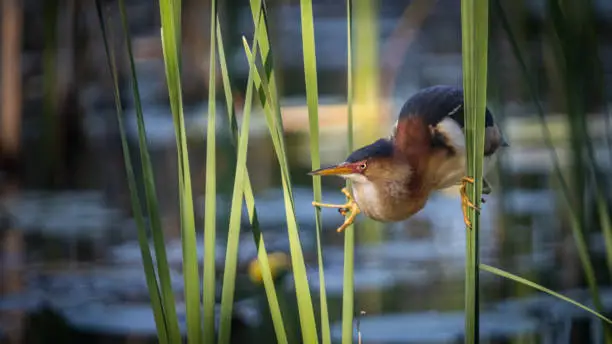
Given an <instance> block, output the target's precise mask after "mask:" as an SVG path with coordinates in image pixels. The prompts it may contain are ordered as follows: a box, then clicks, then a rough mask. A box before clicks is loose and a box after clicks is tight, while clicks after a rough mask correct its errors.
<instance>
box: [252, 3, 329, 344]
mask: <svg viewBox="0 0 612 344" xmlns="http://www.w3.org/2000/svg"><path fill="white" fill-rule="evenodd" d="M260 10H261V11H262V16H261V17H259V16H258V15H257V13H258V12H259V11H260ZM251 13H252V15H253V21H254V23H257V22H259V23H260V24H259V27H258V30H257V31H256V32H255V34H256V35H257V36H258V37H257V40H258V42H259V43H260V44H261V45H260V53H261V58H262V61H263V62H262V63H263V65H264V66H265V71H264V72H263V73H256V74H255V75H254V76H253V77H254V82H255V86H256V88H257V89H258V92H259V94H260V100H261V101H262V106H263V108H264V114H265V115H266V122H267V124H268V129H269V131H270V136H271V138H272V143H273V144H274V151H275V152H276V156H277V159H278V162H279V167H280V170H281V182H282V185H283V198H284V203H285V216H286V217H287V232H288V235H289V248H290V251H291V266H292V271H293V277H294V281H295V293H296V297H297V303H298V313H299V317H300V325H301V330H302V337H303V340H304V342H305V343H318V342H319V339H318V335H317V329H316V322H315V319H314V310H313V307H312V297H311V295H310V288H309V284H308V278H307V275H306V265H305V262H304V255H303V253H302V246H301V242H300V237H299V232H298V225H297V220H296V217H295V209H294V201H293V192H292V188H291V179H290V177H289V166H288V161H287V154H286V150H285V143H284V138H283V134H284V130H283V125H282V118H281V114H280V103H279V95H278V92H277V90H276V87H275V86H274V85H275V82H274V80H273V78H270V79H268V75H274V71H273V69H274V67H273V63H272V56H271V54H270V49H269V48H270V41H269V38H268V36H267V28H266V17H265V14H266V12H265V8H262V3H261V1H260V0H251ZM257 18H260V19H257ZM264 45H265V46H267V47H268V50H267V51H266V50H262V47H263V46H264ZM253 53H255V52H253Z"/></svg>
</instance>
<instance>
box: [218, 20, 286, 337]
mask: <svg viewBox="0 0 612 344" xmlns="http://www.w3.org/2000/svg"><path fill="white" fill-rule="evenodd" d="M257 22H258V21H257ZM254 43H255V42H254ZM217 44H218V48H219V62H220V66H221V74H222V78H223V89H224V91H225V99H226V104H227V107H228V111H227V115H228V120H229V123H230V137H231V138H232V141H233V144H234V146H235V147H237V146H238V140H239V137H240V136H239V135H238V125H237V121H236V114H235V111H234V107H233V104H234V101H233V100H234V97H233V95H232V91H231V90H232V88H231V84H230V80H229V73H228V69H227V62H226V59H225V50H224V48H223V36H222V34H221V27H220V23H219V18H218V17H217ZM254 63H255V62H253V64H254ZM253 68H254V67H251V69H249V78H250V79H249V81H248V84H247V91H246V99H245V105H246V102H249V103H251V102H252V98H253V96H252V93H253V91H252V88H253V82H252V78H253V75H252V73H253V72H252V70H253ZM244 112H246V109H245V111H243V113H244ZM236 155H238V153H236ZM244 174H245V176H244V183H243V191H242V192H243V195H244V200H245V203H246V206H247V213H248V214H249V222H250V225H251V230H252V233H253V240H254V241H255V245H256V247H257V260H258V262H259V267H260V271H261V275H262V280H263V284H264V288H265V291H266V296H267V299H268V306H269V307H270V315H271V317H272V324H273V326H274V331H275V333H276V339H277V341H278V343H279V344H286V343H288V341H287V334H286V331H285V325H284V323H283V316H282V313H281V310H280V305H279V302H278V297H277V294H276V287H275V285H274V280H273V278H272V272H271V270H270V264H269V263H268V253H267V250H266V245H265V241H264V236H263V233H261V230H260V227H259V221H258V220H257V210H256V209H255V197H254V196H253V189H252V187H251V181H250V178H249V173H248V169H247V168H246V166H245V167H244ZM241 206H242V204H241ZM232 209H233V208H232ZM230 217H231V214H230Z"/></svg>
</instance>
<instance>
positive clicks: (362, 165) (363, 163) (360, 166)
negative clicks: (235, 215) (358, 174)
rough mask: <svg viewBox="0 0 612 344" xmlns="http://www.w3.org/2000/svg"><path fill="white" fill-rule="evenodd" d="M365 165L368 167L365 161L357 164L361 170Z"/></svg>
mask: <svg viewBox="0 0 612 344" xmlns="http://www.w3.org/2000/svg"><path fill="white" fill-rule="evenodd" d="M366 167H368V165H367V164H366V163H365V162H362V163H361V165H359V169H360V170H362V171H363V170H365V169H366Z"/></svg>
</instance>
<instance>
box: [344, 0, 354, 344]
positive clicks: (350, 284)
mask: <svg viewBox="0 0 612 344" xmlns="http://www.w3.org/2000/svg"><path fill="white" fill-rule="evenodd" d="M352 7H353V4H352V0H346V37H347V40H346V45H347V55H346V60H347V61H346V65H347V70H346V75H347V78H346V89H347V94H346V98H347V100H346V105H347V112H348V114H347V117H348V123H347V126H348V128H347V132H348V133H347V140H348V151H349V153H350V152H352V151H353V146H354V142H353V141H354V139H353V28H352V17H353V13H352V12H353V8H352ZM346 187H347V188H349V189H350V187H351V183H350V181H347V183H346ZM354 274H355V225H354V224H351V225H350V226H348V227H347V228H346V229H345V230H344V277H343V282H342V283H343V287H342V343H343V344H349V343H352V342H353V318H354V308H355V295H354V293H355V277H354Z"/></svg>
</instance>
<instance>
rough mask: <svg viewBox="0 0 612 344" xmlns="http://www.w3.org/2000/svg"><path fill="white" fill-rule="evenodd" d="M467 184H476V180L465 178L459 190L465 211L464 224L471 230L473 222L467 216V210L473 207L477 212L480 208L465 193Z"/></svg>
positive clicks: (462, 208) (462, 207)
mask: <svg viewBox="0 0 612 344" xmlns="http://www.w3.org/2000/svg"><path fill="white" fill-rule="evenodd" d="M467 183H474V178H471V177H463V178H462V179H461V187H460V188H459V192H460V193H461V210H462V211H463V222H464V223H465V225H466V226H467V227H468V228H470V229H471V228H472V221H470V218H469V217H468V216H467V210H468V209H467V208H468V207H471V208H473V209H475V210H476V211H480V208H479V207H477V206H476V205H475V204H474V203H472V202H471V201H470V198H469V197H468V195H467V192H466V191H465V188H466V185H467ZM483 202H484V200H483Z"/></svg>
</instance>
